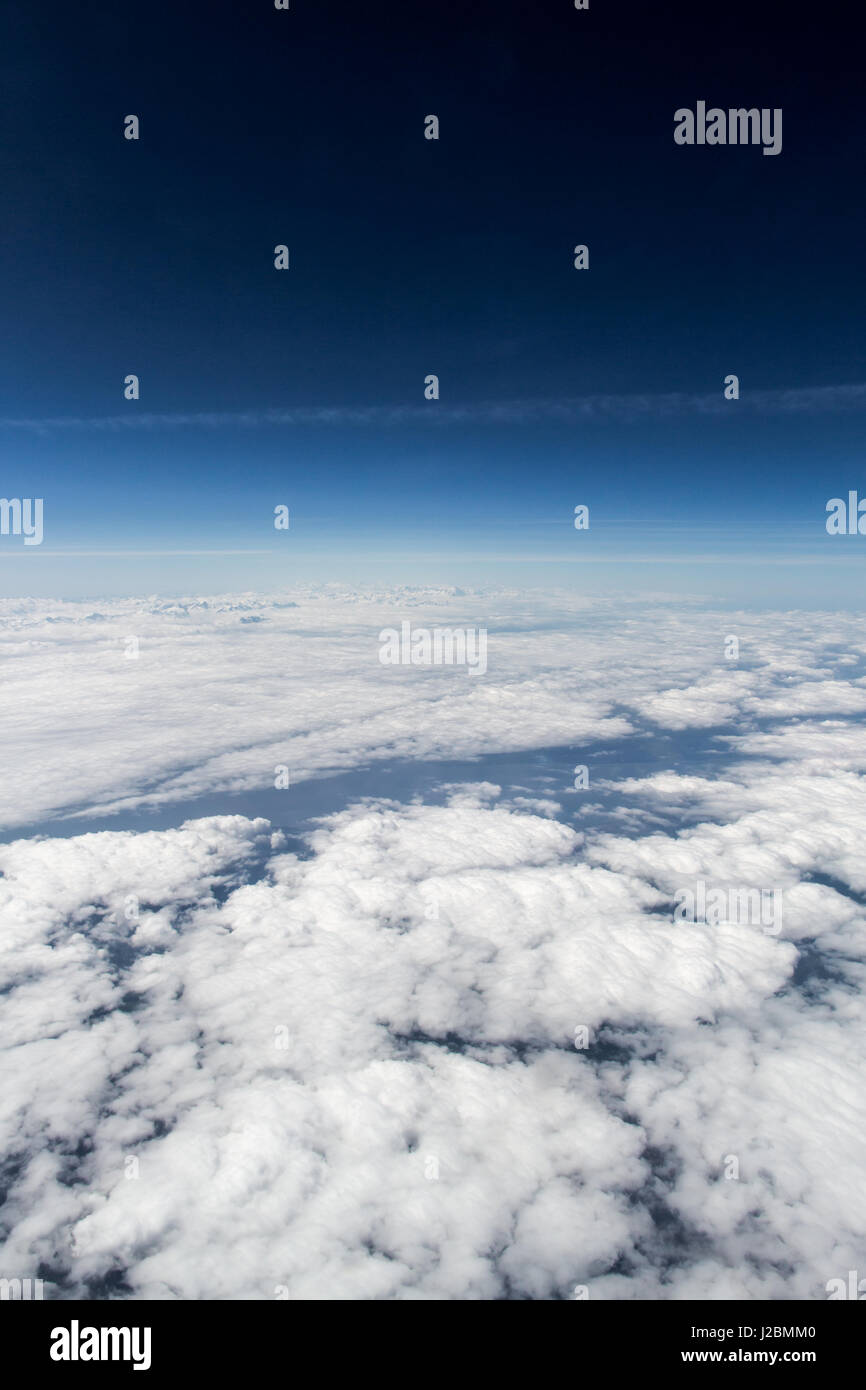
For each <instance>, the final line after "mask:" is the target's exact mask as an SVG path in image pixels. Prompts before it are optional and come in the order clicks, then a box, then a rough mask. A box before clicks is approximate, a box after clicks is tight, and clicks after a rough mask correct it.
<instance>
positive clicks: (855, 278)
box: [0, 0, 866, 505]
mask: <svg viewBox="0 0 866 1390" xmlns="http://www.w3.org/2000/svg"><path fill="white" fill-rule="evenodd" d="M854 19H855V11H854V9H853V7H850V8H848V7H846V8H844V9H843V7H839V8H838V9H834V8H832V7H828V6H824V5H811V6H807V7H804V8H799V7H797V8H795V7H792V6H766V5H765V6H757V5H755V4H752V3H733V4H721V3H719V4H715V5H707V4H700V5H698V4H696V3H694V0H690V2H689V3H683V0H675V3H665V4H651V3H646V4H642V5H635V4H627V5H623V4H620V3H617V0H591V8H590V10H589V11H588V12H577V11H575V10H574V8H573V6H572V4H571V0H544V3H541V4H531V3H512V0H482V3H468V4H465V5H464V4H438V3H430V4H421V3H415V0H413V3H400V4H397V3H389V4H379V3H363V4H361V3H354V4H348V3H324V2H323V0H292V8H291V10H290V11H289V12H288V13H284V12H278V11H275V10H274V9H273V6H272V5H271V4H270V0H247V2H246V3H243V4H241V3H233V4H225V3H219V2H218V0H209V2H205V0H201V2H200V3H196V4H193V3H188V2H187V0H173V2H172V3H144V0H142V3H138V4H129V5H125V4H122V3H116V0H115V2H114V3H111V4H108V3H102V2H101V0H100V2H99V3H87V4H81V5H77V4H76V5H71V4H70V5H67V4H60V3H47V4H43V5H38V6H36V5H33V4H32V3H30V0H28V3H13V4H11V5H8V6H7V11H6V17H5V19H4V21H3V36H2V44H0V53H2V57H0V102H2V125H3V140H2V145H3V153H2V194H3V196H2V222H3V226H4V236H3V245H4V251H3V271H2V281H3V295H2V297H3V311H2V312H3V320H4V323H5V327H4V329H3V334H2V345H0V416H4V417H9V416H11V417H16V418H17V417H21V416H27V417H31V416H32V417H43V416H57V415H66V414H73V415H84V416H102V415H114V414H119V413H122V412H123V411H124V410H130V411H134V410H140V411H155V412H165V411H186V410H189V411H201V410H213V409H216V410H229V411H230V410H243V409H247V408H256V407H258V408H267V407H279V406H291V405H299V406H310V405H335V406H337V405H353V404H358V405H380V404H381V405H389V404H400V403H406V402H408V403H410V404H420V403H422V383H423V378H424V376H425V375H426V374H427V373H428V372H437V373H438V374H439V376H440V378H441V383H442V399H443V403H446V402H447V403H448V404H460V403H464V402H466V403H468V402H473V401H479V400H491V399H493V400H505V401H507V400H514V399H517V398H529V397H538V396H544V397H558V396H576V395H582V394H585V393H595V392H613V393H618V392H668V391H695V392H721V389H722V380H723V378H724V376H725V375H726V374H727V373H728V372H731V371H736V372H738V374H739V376H740V379H741V383H742V387H743V391H744V392H745V391H747V390H748V389H772V388H789V387H799V386H820V385H825V384H837V383H848V382H857V381H860V380H866V365H864V361H863V357H864V353H863V346H862V342H863V332H862V325H863V322H864V275H863V225H864V223H863V196H864V195H863V188H864V178H863V159H864V153H863V152H864V134H866V132H864V117H863V102H862V83H861V79H860V72H859V69H860V67H861V52H860V49H859V47H858V46H857V44H856V43H855V41H854V36H853V34H852V33H851V32H849V30H848V26H849V25H850V24H852V23H853V22H854ZM698 99H704V100H706V101H707V102H708V104H710V105H713V104H717V105H720V106H722V107H725V108H727V107H728V106H758V107H782V108H783V110H784V128H783V136H784V146H783V151H782V153H781V154H780V155H779V156H777V157H766V156H763V155H762V153H761V151H760V149H759V148H747V149H743V148H716V149H709V148H703V149H700V148H691V149H689V148H682V147H678V146H677V145H675V143H674V141H673V114H674V111H675V109H676V108H678V107H680V106H692V107H693V106H694V104H695V103H696V101H697V100H698ZM131 112H134V113H136V114H138V115H139V116H140V119H141V139H140V141H139V142H138V143H132V142H128V141H126V140H124V139H123V138H122V123H123V117H124V116H125V115H126V114H128V113H131ZM428 113H435V114H436V115H438V116H439V118H440V121H441V138H440V140H439V141H438V142H431V141H427V140H425V139H424V138H423V118H424V116H425V115H427V114H428ZM278 242H286V243H287V244H288V245H289V247H290V250H291V258H292V266H291V270H290V271H289V272H288V273H287V274H278V273H277V272H276V271H275V270H274V268H273V247H274V245H275V244H276V243H278ZM577 242H585V243H587V244H588V245H589V247H590V256H591V269H590V272H589V273H588V274H583V273H578V272H576V271H575V270H574V269H573V268H572V247H573V246H574V245H575V243H577ZM129 371H135V372H137V373H139V375H140V377H141V380H142V392H143V398H142V401H141V402H139V403H138V404H127V403H125V402H124V401H123V400H122V378H123V376H124V375H125V374H126V373H127V372H129ZM862 426H863V420H862V416H859V415H847V416H840V417H837V418H836V420H835V422H834V424H833V431H834V434H833V441H834V442H833V444H832V445H831V446H828V447H829V450H830V452H832V450H833V449H834V448H835V449H838V450H840V451H841V452H843V453H844V452H845V451H849V452H850V450H852V449H854V448H857V449H859V440H860V437H861V435H862ZM569 429H570V432H571V434H573V427H569ZM605 429H606V430H607V436H606V440H605V441H603V442H600V448H602V450H604V449H609V448H611V447H612V441H613V440H614V439H615V438H617V432H618V431H619V432H620V433H619V437H620V438H624V437H627V439H628V441H629V449H630V450H631V449H633V448H637V447H638V444H641V445H644V446H646V448H647V449H649V450H650V451H654V450H656V449H657V448H663V447H664V446H667V445H671V440H672V441H673V444H672V446H671V452H670V457H669V459H668V464H669V466H670V468H671V469H672V470H673V471H674V472H676V470H677V469H679V470H680V471H681V472H682V473H683V474H685V473H687V472H688V468H689V448H688V447H687V444H688V441H687V439H686V435H687V433H688V429H689V426H688V425H687V424H686V425H683V424H682V422H674V423H673V424H671V425H669V426H664V427H663V428H662V427H659V425H658V424H657V423H656V424H652V423H646V424H643V425H640V426H638V427H635V426H634V425H629V426H617V425H611V426H605ZM744 429H747V432H748V439H749V440H750V441H751V445H752V449H751V451H750V450H744V449H742V448H740V447H739V445H738V442H737V441H738V440H742V439H744V438H746V435H744V434H743V430H744ZM636 430H637V433H636ZM623 431H625V434H623V433H622V432H623ZM737 431H739V434H738V433H737ZM483 433H484V432H483V430H482V431H477V432H476V435H473V432H472V431H469V432H468V433H466V434H465V436H463V437H462V439H461V440H460V441H457V440H455V439H454V436H452V442H453V443H454V447H455V449H456V450H457V452H460V450H463V451H464V452H465V451H466V450H468V451H469V453H470V454H471V452H472V449H473V448H474V447H476V446H477V447H478V448H479V449H481V448H482V447H483ZM680 434H682V438H680ZM568 435H569V430H566V431H564V430H563V428H562V427H561V426H557V425H555V424H545V423H543V422H542V423H540V424H536V425H534V426H532V427H531V428H530V429H529V433H528V434H527V436H526V437H527V438H531V439H532V440H533V441H534V445H537V446H538V450H539V451H538V452H537V453H536V456H535V463H534V467H536V468H538V469H539V470H540V471H541V472H543V469H544V462H543V457H542V455H543V448H542V446H543V445H544V444H545V441H547V444H548V445H549V449H550V459H551V467H552V468H554V467H556V466H557V465H556V459H557V458H560V459H561V458H562V457H563V455H564V453H565V452H566V451H567V449H568V447H570V444H569V438H568V437H567V436H568ZM825 435H826V421H818V422H817V423H816V422H814V421H810V420H808V419H802V418H798V417H789V418H788V419H786V420H782V421H779V422H775V423H774V422H770V423H767V422H766V421H760V420H758V421H756V420H755V418H754V417H752V419H751V421H750V422H749V423H748V426H743V425H736V426H732V432H731V434H730V436H729V438H728V440H727V443H726V444H725V446H724V449H725V450H726V451H727V452H728V454H729V457H728V458H727V460H726V461H723V459H722V458H721V456H720V458H719V460H718V462H717V464H714V465H713V469H712V470H711V471H713V472H714V473H715V474H717V475H720V474H723V473H726V474H727V477H728V482H729V481H730V475H731V472H734V473H736V470H737V468H746V469H748V472H749V474H750V476H754V475H755V472H756V465H755V459H754V452H755V449H756V448H758V447H759V446H761V447H763V445H766V448H765V449H764V457H765V465H766V468H767V469H768V470H769V471H770V472H771V473H775V475H776V476H777V477H786V476H788V475H797V474H800V475H802V478H803V480H804V486H805V485H806V484H807V482H808V484H809V485H810V486H811V485H813V484H814V490H815V495H816V497H818V496H819V495H821V496H826V495H828V494H827V492H826V489H825V484H824V481H823V480H821V481H820V483H818V482H816V481H815V479H814V477H813V473H814V454H813V456H812V458H811V459H810V458H809V457H807V456H806V455H805V454H804V453H803V450H804V448H805V447H807V446H808V448H811V449H812V450H816V451H817V450H820V451H821V452H822V453H823V454H826V452H827V450H826V449H825V448H824V445H823V442H822V441H823V440H824V438H825ZM0 436H2V438H0V443H2V447H3V452H4V454H6V455H7V457H8V456H9V455H8V453H7V451H8V450H11V451H12V456H14V459H15V460H16V461H17V462H20V461H21V460H22V459H25V460H26V459H28V458H30V459H31V460H32V461H33V464H34V467H36V468H37V471H39V469H43V468H48V467H49V456H50V459H51V461H52V466H53V464H54V463H56V461H57V459H58V458H60V459H62V456H63V452H64V450H68V451H70V458H71V457H72V456H73V455H74V457H75V459H76V460H78V461H79V463H80V462H81V460H82V457H83V455H84V454H85V453H86V457H87V463H86V464H84V465H82V466H84V467H85V468H86V467H90V468H92V469H94V470H95V471H96V472H97V473H98V472H99V470H100V468H102V467H104V468H105V469H106V470H107V469H109V467H110V461H109V459H108V449H109V445H108V444H107V443H106V441H105V440H104V439H103V440H96V441H94V444H93V450H92V451H91V452H89V453H88V452H87V451H85V450H83V444H82V438H81V436H77V437H76V438H75V439H73V440H71V439H70V437H69V436H62V435H58V436H57V437H56V438H54V439H50V438H49V439H48V440H47V441H46V440H40V439H34V438H32V437H30V436H27V435H24V434H22V433H17V432H14V431H12V432H10V431H9V430H0ZM476 436H477V437H476ZM499 436H500V438H504V436H503V433H502V432H501V431H500V432H499ZM638 436H639V438H638ZM247 438H248V437H247ZM329 438H330V443H329V445H328V446H327V447H328V448H329V449H331V450H333V448H334V445H335V441H336V440H337V438H338V436H337V435H335V434H333V433H332V434H331V435H330V436H329ZM599 438H600V436H599ZM365 441H366V442H365ZM804 441H805V444H804ZM272 445H273V440H269V437H268V433H267V432H266V433H265V434H264V435H262V436H260V437H259V443H258V444H257V445H256V446H255V448H257V449H259V450H260V451H261V457H262V461H263V467H266V466H267V463H266V460H267V456H268V450H269V448H271V447H272ZM680 446H682V447H680ZM144 447H146V445H145V441H144V440H143V439H142V438H141V437H137V438H135V439H132V438H124V439H117V438H116V437H112V440H111V442H110V449H111V451H112V453H111V460H112V461H113V462H114V464H115V466H116V462H117V460H118V459H120V460H122V459H123V457H124V451H138V452H139V455H140V451H141V450H142V448H144ZM250 447H252V446H250ZM340 447H341V448H342V449H344V450H346V451H349V452H351V448H352V437H351V435H350V434H346V435H344V436H343V437H342V441H341V444H340ZM369 447H370V436H369V434H368V435H366V436H364V439H362V440H361V441H360V443H359V451H360V453H361V454H363V453H364V452H365V451H366V450H368V449H369ZM428 449H430V450H433V451H434V452H441V439H440V440H439V442H436V443H434V442H432V436H431V437H429V438H428V440H427V441H422V442H420V443H419V446H418V452H419V455H420V456H421V457H422V459H423V456H424V453H425V450H428ZM182 450H187V452H188V453H189V454H190V456H192V455H198V454H199V453H200V451H201V443H200V441H199V443H198V444H195V445H194V446H191V445H190V437H189V436H186V437H185V439H184V440H181V439H180V438H179V437H175V438H172V439H167V440H166V441H165V448H164V449H162V450H161V451H159V456H158V457H155V458H154V468H155V469H156V470H157V471H158V470H159V468H160V467H162V466H164V461H165V460H170V461H171V467H175V466H176V461H177V458H178V457H179V455H180V452H181V451H182ZM207 450H208V453H209V463H208V467H209V468H210V469H212V470H213V469H214V468H215V469H216V470H217V471H219V470H221V469H225V470H231V468H232V467H233V466H236V463H233V455H232V453H231V450H230V449H227V448H226V444H225V440H214V438H213V436H211V439H210V442H209V443H208V445H207ZM506 454H507V450H504V451H503V458H505V456H506ZM234 457H235V458H236V455H235V456H234ZM388 466H390V465H388ZM519 466H520V465H519V463H518V462H517V461H516V459H512V460H511V462H510V463H508V464H507V466H506V472H507V471H508V469H509V468H512V469H516V468H518V467H519ZM435 469H436V465H435V464H434V463H433V462H431V463H430V471H431V475H432V473H434V472H435ZM810 470H811V472H810ZM422 471H423V470H422ZM758 471H759V470H758ZM6 490H7V491H9V492H10V493H11V490H12V488H11V485H10V484H7V485H6ZM22 491H23V487H22ZM810 505H811V503H810Z"/></svg>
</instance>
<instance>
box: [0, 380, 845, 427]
mask: <svg viewBox="0 0 866 1390" xmlns="http://www.w3.org/2000/svg"><path fill="white" fill-rule="evenodd" d="M739 408H740V410H743V409H747V410H753V411H756V412H758V413H761V414H802V413H807V412H810V411H820V412H836V411H844V410H863V409H866V383H853V384H850V385H846V386H808V387H794V388H792V389H789V390H784V391H781V390H773V391H744V392H742V394H741V396H740V398H739ZM730 409H731V403H730V402H729V401H727V400H725V398H724V397H723V395H722V393H721V392H713V393H712V394H709V393H707V394H703V395H701V394H694V393H688V392H683V391H672V392H666V393H659V394H646V393H639V394H631V395H628V394H624V395H588V396H574V397H564V398H561V399H543V398H541V399H537V400H514V401H478V402H469V403H467V404H466V405H442V404H440V403H439V402H436V403H435V404H433V403H429V402H428V403H427V404H426V405H371V406H292V407H285V408H284V407H279V408H275V409H269V410H237V411H169V412H166V413H154V412H152V411H151V412H138V411H129V412H128V413H124V414H121V415H96V416H77V415H56V416H48V417H44V418H41V419H36V418H32V417H25V418H22V419H16V418H14V417H11V416H5V417H0V429H11V430H29V431H32V432H34V433H38V434H41V433H48V432H50V431H52V430H63V429H71V430H76V429H78V430H106V431H111V430H130V429H132V430H160V429H174V428H181V427H193V428H206V429H220V428H224V427H227V426H228V427H231V426H236V427H241V428H261V427H268V426H292V425H301V426H308V425H392V424H393V425H399V424H402V423H404V422H405V423H413V424H414V423H417V422H421V421H423V422H424V423H433V424H444V425H449V424H473V423H477V424H520V423H523V422H531V421H535V420H542V419H547V420H572V419H581V418H599V419H604V418H610V419H618V420H628V419H639V418H645V417H652V416H666V415H688V414H706V415H721V414H723V413H725V412H730Z"/></svg>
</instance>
